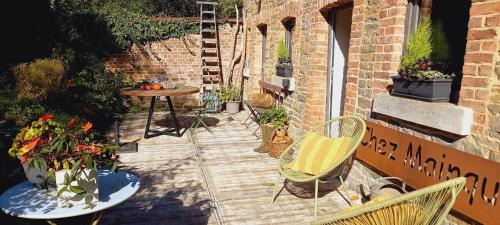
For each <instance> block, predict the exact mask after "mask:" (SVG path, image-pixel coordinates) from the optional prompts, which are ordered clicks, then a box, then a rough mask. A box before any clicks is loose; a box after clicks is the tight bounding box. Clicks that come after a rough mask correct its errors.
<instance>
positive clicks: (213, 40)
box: [201, 38, 217, 44]
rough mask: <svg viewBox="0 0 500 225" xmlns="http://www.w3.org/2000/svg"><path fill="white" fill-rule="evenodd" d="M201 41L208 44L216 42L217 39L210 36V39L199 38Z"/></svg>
mask: <svg viewBox="0 0 500 225" xmlns="http://www.w3.org/2000/svg"><path fill="white" fill-rule="evenodd" d="M201 41H203V42H205V43H208V44H217V39H214V38H210V39H201Z"/></svg>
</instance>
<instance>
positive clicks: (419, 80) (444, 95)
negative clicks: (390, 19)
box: [392, 17, 455, 101]
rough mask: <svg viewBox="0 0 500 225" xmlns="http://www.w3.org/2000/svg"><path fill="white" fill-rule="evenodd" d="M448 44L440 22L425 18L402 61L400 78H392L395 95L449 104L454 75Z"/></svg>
mask: <svg viewBox="0 0 500 225" xmlns="http://www.w3.org/2000/svg"><path fill="white" fill-rule="evenodd" d="M449 61H450V54H449V48H448V42H447V40H446V36H445V34H444V31H443V25H442V23H441V22H437V23H435V24H431V21H430V19H429V18H428V17H427V18H424V19H423V21H422V22H421V23H420V24H419V26H418V27H417V31H415V33H414V34H413V35H412V36H411V37H410V39H409V41H408V48H407V50H406V52H405V54H404V56H403V58H402V60H401V64H400V69H399V76H393V77H392V80H393V83H394V88H393V91H392V94H393V95H397V96H404V97H411V98H416V99H422V100H426V101H449V98H450V93H451V84H452V81H453V77H454V76H455V75H454V74H453V73H452V71H451V66H450V62H449Z"/></svg>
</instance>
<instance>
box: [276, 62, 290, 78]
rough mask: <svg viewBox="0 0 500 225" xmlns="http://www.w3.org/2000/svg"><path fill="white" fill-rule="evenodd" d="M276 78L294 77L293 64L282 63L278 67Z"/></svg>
mask: <svg viewBox="0 0 500 225" xmlns="http://www.w3.org/2000/svg"><path fill="white" fill-rule="evenodd" d="M276 76H280V77H292V76H293V68H292V64H291V63H281V64H278V65H276Z"/></svg>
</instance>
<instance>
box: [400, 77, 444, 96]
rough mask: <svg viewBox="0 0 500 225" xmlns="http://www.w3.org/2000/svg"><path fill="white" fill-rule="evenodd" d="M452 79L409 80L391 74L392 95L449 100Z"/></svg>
mask: <svg viewBox="0 0 500 225" xmlns="http://www.w3.org/2000/svg"><path fill="white" fill-rule="evenodd" d="M452 81H453V80H452V79H439V80H409V79H405V78H402V77H400V76H393V77H392V82H393V83H394V88H393V90H392V95H396V96H402V97H409V98H416V99H420V100H424V101H430V102H435V101H449V100H450V93H451V83H452Z"/></svg>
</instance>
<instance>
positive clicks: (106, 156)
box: [9, 114, 118, 207]
mask: <svg viewBox="0 0 500 225" xmlns="http://www.w3.org/2000/svg"><path fill="white" fill-rule="evenodd" d="M91 129H92V123H90V122H82V121H80V120H79V119H77V118H62V117H58V118H55V116H54V115H52V114H46V115H43V116H42V117H40V118H39V119H38V120H36V121H33V122H32V123H31V125H30V126H27V127H25V128H23V129H22V130H21V132H20V133H19V134H17V136H16V138H15V139H14V142H13V144H12V148H11V149H10V150H9V154H10V155H11V156H13V157H16V158H18V159H19V160H20V162H21V164H22V165H23V168H24V169H25V172H26V176H27V178H28V179H29V181H30V182H32V183H34V184H35V185H37V186H39V187H45V188H49V187H50V186H56V188H57V200H58V205H59V206H61V207H68V206H72V205H78V204H88V205H89V206H93V205H94V204H95V202H97V201H98V197H99V195H98V177H97V173H98V172H97V170H98V169H109V170H116V166H117V162H118V155H116V151H117V150H118V146H116V145H115V144H113V143H109V144H108V143H107V141H105V138H102V139H100V141H102V142H103V143H99V142H98V138H97V135H96V134H95V133H93V132H91Z"/></svg>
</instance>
